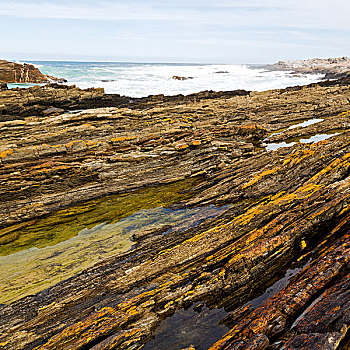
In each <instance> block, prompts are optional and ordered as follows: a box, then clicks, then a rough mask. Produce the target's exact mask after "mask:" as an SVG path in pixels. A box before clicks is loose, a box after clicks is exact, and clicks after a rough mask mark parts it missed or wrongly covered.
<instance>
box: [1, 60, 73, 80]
mask: <svg viewBox="0 0 350 350" xmlns="http://www.w3.org/2000/svg"><path fill="white" fill-rule="evenodd" d="M63 82H66V80H65V79H62V78H56V77H52V76H49V75H45V74H42V73H41V72H40V70H39V69H38V68H36V67H34V66H33V65H32V64H28V63H23V64H22V63H15V62H9V61H5V60H0V83H63Z"/></svg>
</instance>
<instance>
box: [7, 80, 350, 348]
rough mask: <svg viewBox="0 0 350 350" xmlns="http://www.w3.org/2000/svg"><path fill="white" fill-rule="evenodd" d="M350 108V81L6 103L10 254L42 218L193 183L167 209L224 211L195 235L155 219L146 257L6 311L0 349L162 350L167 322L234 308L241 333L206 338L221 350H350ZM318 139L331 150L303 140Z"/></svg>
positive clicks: (34, 92)
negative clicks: (188, 313) (158, 337)
mask: <svg viewBox="0 0 350 350" xmlns="http://www.w3.org/2000/svg"><path fill="white" fill-rule="evenodd" d="M349 101H350V79H349V78H348V77H345V78H342V79H339V80H335V81H324V82H320V83H317V84H311V85H308V86H299V87H292V88H287V89H279V90H270V91H265V92H249V91H242V90H237V91H232V92H203V93H199V94H193V95H189V96H182V95H178V96H173V97H166V96H163V95H158V96H151V97H148V98H140V99H134V98H130V97H124V96H119V95H106V94H104V92H103V90H102V89H87V90H80V89H78V88H76V87H67V86H58V85H47V86H45V87H33V88H29V89H13V90H6V89H4V90H1V91H0V120H1V121H0V129H1V131H2V132H1V138H0V181H1V193H0V196H1V201H0V210H1V213H2V214H3V215H2V216H1V218H0V228H1V229H0V252H1V249H2V250H3V252H5V250H6V249H9V248H8V247H10V246H15V245H16V242H20V240H21V239H22V238H23V237H25V232H27V231H25V230H29V229H30V228H31V226H33V227H34V226H35V225H37V224H40V222H41V221H40V218H47V219H45V220H50V218H51V216H52V215H59V216H58V217H60V218H61V219H62V220H63V218H64V220H66V219H67V218H69V217H72V218H74V217H75V216H76V215H78V214H79V213H80V212H83V211H84V212H89V211H91V210H95V209H94V208H96V206H97V205H101V203H103V201H104V200H105V199H104V198H106V200H107V198H108V197H105V196H110V195H125V194H127V193H130V192H133V193H137V192H134V191H138V190H140V189H144V188H149V189H152V188H154V191H156V192H157V191H158V190H157V189H159V188H160V187H159V186H160V185H165V186H167V185H169V184H173V185H174V184H175V185H174V186H175V187H179V190H180V187H181V186H180V184H181V183H184V181H192V180H193V182H190V185H189V186H187V185H186V186H185V187H184V186H183V187H181V191H182V192H184V193H185V194H186V196H185V198H178V200H177V202H176V203H170V202H168V203H167V204H164V205H165V206H170V208H172V210H177V209H179V210H180V209H181V210H190V209H191V208H206V207H209V208H211V206H216V207H222V208H223V210H222V212H221V213H219V214H218V215H217V216H211V217H209V218H206V219H202V220H201V221H200V223H197V224H194V225H193V227H186V229H184V230H171V225H170V226H169V225H164V224H161V223H160V222H159V223H158V224H157V222H156V227H155V228H153V229H151V230H146V231H142V230H141V231H140V233H138V234H137V235H134V236H133V240H134V246H133V248H132V249H130V250H126V251H115V253H114V254H111V255H110V256H109V257H108V258H104V259H102V260H101V261H100V262H98V263H96V264H94V265H92V266H89V267H87V268H85V269H84V270H83V271H81V272H79V273H77V274H75V275H73V276H71V277H69V278H63V279H62V280H61V281H60V282H59V283H56V284H53V285H51V286H50V287H49V288H48V287H47V286H45V288H44V287H43V289H42V290H40V291H38V292H36V293H29V294H26V295H25V296H22V297H17V298H16V299H15V300H13V301H11V300H10V299H9V300H8V301H6V300H3V304H2V305H0V315H1V316H0V349H6V350H10V349H33V348H35V349H57V348H60V349H141V348H142V346H143V345H145V344H146V345H145V348H146V349H147V346H148V345H147V344H148V342H149V341H150V340H151V338H152V336H153V335H155V334H157V330H158V329H159V328H160V326H162V325H164V324H165V321H164V320H166V319H167V318H171V317H174V316H175V315H178V314H177V313H178V312H179V311H180V310H187V309H188V308H190V307H192V308H193V307H194V310H195V311H194V312H196V313H198V315H202V314H204V313H206V314H208V312H209V311H208V310H219V309H220V310H225V311H224V313H225V317H223V318H222V320H221V323H222V324H224V325H225V327H226V329H227V330H229V331H228V332H227V333H226V334H225V335H223V336H222V334H220V335H218V337H217V339H216V340H214V341H212V340H210V341H209V340H208V341H207V342H205V339H203V341H204V342H203V343H202V344H205V347H206V348H209V347H210V349H237V350H238V349H242V350H243V349H244V350H247V349H251V350H253V349H256V350H263V349H270V350H272V349H310V350H311V349H316V348H320V349H344V350H345V349H347V342H348V341H349V335H348V326H349V311H348V306H347V303H348V298H349V296H348V295H349V293H348V291H349V287H348V286H349V281H350V278H349V272H350V263H349V262H350V239H349V229H350V205H349V204H350V162H349V159H350V113H349V111H350V104H349ZM316 119H317V121H315V122H313V123H306V124H305V121H310V120H316ZM318 134H323V135H330V137H329V138H328V139H327V140H325V141H322V142H317V143H312V142H310V143H302V142H300V139H306V140H307V139H308V138H311V137H312V136H315V135H318ZM332 135H334V136H332ZM289 141H293V142H295V144H294V145H293V146H291V147H280V148H278V149H277V150H276V151H266V149H265V147H266V145H268V144H271V143H276V144H278V143H281V142H289ZM177 184H178V185H177ZM185 188H186V189H185ZM162 191H165V192H166V191H174V187H173V188H172V189H164V190H162ZM165 192H163V193H165ZM97 198H100V199H99V201H100V202H98V203H97V202H89V201H91V200H96V199H97ZM152 198H153V197H152ZM152 201H155V199H152ZM161 203H162V204H163V202H161ZM62 210H67V212H62V214H57V213H61V211H62ZM69 210H70V211H69ZM55 213H56V214H55ZM108 220H110V219H104V221H103V220H102V221H101V223H102V222H104V223H106V222H107V223H108V222H109V221H108ZM42 225H43V224H42ZM33 232H34V236H35V232H36V231H35V230H33ZM27 233H28V232H27ZM37 234H38V235H39V232H38V233H37ZM28 244H30V241H29V243H28ZM6 254H8V253H3V254H1V255H4V256H6ZM21 254H23V253H21ZM91 254H93V253H91ZM0 258H1V257H0ZM72 259H73V258H72ZM65 263H67V264H68V266H69V264H70V263H72V264H73V261H72V262H70V261H69V259H68V261H66V262H65ZM50 269H55V271H56V270H57V269H58V270H57V271H56V272H55V273H58V274H59V270H60V269H63V266H60V265H59V264H58V265H57V264H56V265H54V266H53V265H52V266H51V267H50ZM291 269H294V270H295V273H294V275H293V277H288V278H287V277H283V276H285V274H286V273H288V271H290V270H291ZM294 270H293V271H294ZM50 271H51V270H50ZM50 271H49V272H48V273H53V271H54V270H52V272H50ZM37 282H38V283H40V281H37ZM3 283H4V285H0V288H3V290H5V291H8V290H10V288H11V283H10V281H9V282H8V283H7V282H6V281H4V282H3ZM6 283H7V284H6ZM276 283H277V284H278V283H279V284H278V286H279V287H278V288H277V287H276V289H274V288H275V287H273V286H276ZM270 287H271V288H272V290H273V292H269V293H270V294H269V293H268V295H267V296H266V297H265V294H266V293H267V291H268V289H269V288H270ZM257 298H258V299H259V298H260V299H259V300H261V301H260V302H257V301H256V299H257ZM209 313H210V312H209ZM207 322H209V324H210V322H211V320H210V318H209V319H208V320H207ZM212 322H213V323H214V321H212ZM215 322H217V321H215ZM170 323H171V322H170ZM180 323H181V322H180ZM212 326H215V324H212ZM203 327H204V326H203ZM182 331H185V330H183V329H169V330H168V334H171V333H172V332H179V333H181V332H182ZM186 331H188V332H189V333H188V336H187V339H188V342H187V343H186V341H184V340H182V341H179V343H176V344H175V345H173V346H178V349H179V350H180V349H181V348H185V347H188V346H190V345H191V344H192V345H193V346H194V348H196V346H197V349H199V348H198V345H197V344H195V343H192V342H191V341H190V339H191V330H186ZM165 334H167V333H166V332H165ZM221 336H222V338H221ZM203 337H204V338H205V333H204V334H203V335H201V338H203ZM220 338H221V339H220ZM215 341H217V342H216V343H215V344H214V342H215ZM210 342H211V343H210ZM201 346H202V347H203V346H204V345H201ZM151 348H154V349H157V348H156V347H155V345H152V347H151ZM169 349H170V347H169Z"/></svg>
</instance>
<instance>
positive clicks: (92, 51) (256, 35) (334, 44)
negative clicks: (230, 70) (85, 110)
mask: <svg viewBox="0 0 350 350" xmlns="http://www.w3.org/2000/svg"><path fill="white" fill-rule="evenodd" d="M349 13H350V1H349V0H331V1H329V0H293V1H288V0H284V1H281V0H217V1H215V0H212V1H209V0H202V1H200V0H171V1H170V0H162V1H158V0H143V1H142V0H123V1H120V0H114V1H112V0H93V1H90V0H84V1H83V0H73V1H72V0H69V1H68V0H18V1H17V0H0V31H1V33H2V35H1V38H0V58H5V59H21V60H25V59H27V60H83V61H136V62H137V61H139V62H208V63H209V62H215V63H266V62H275V61H278V60H280V59H298V58H311V57H337V56H344V55H350V40H349V39H350V21H349V20H348V15H349Z"/></svg>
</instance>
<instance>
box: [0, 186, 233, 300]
mask: <svg viewBox="0 0 350 350" xmlns="http://www.w3.org/2000/svg"><path fill="white" fill-rule="evenodd" d="M166 188H167V190H169V187H166ZM147 193H148V195H150V193H149V192H147ZM159 194H162V191H161V190H159V191H158V195H159ZM134 195H140V194H134ZM161 196H162V201H163V203H164V199H165V197H164V193H163V194H162V195H161ZM180 197H183V195H182V196H180ZM138 198H139V199H140V197H138ZM147 198H148V197H147ZM175 198H176V199H178V198H179V194H178V195H177V196H175V195H174V193H173V197H172V200H174V199H175ZM117 199H118V200H119V199H120V198H117ZM108 200H112V199H111V198H109V199H108V198H107V199H106V201H108ZM114 200H116V199H114ZM118 200H117V202H118V203H119V201H118ZM168 200H170V198H168ZM126 202H127V201H125V198H124V201H122V203H124V204H125V205H126ZM101 204H103V200H101V201H100V202H99V205H101ZM109 204H110V203H109ZM119 204H120V203H119ZM139 204H140V203H139ZM143 204H144V205H145V203H143ZM90 205H92V204H91V203H90ZM99 205H97V207H98V208H99V210H100V213H101V217H100V218H98V217H95V218H94V215H93V214H94V213H95V214H96V210H97V208H96V207H94V208H91V207H90V211H86V212H85V213H84V214H85V215H82V214H81V212H79V213H80V214H79V215H78V214H77V215H73V216H72V214H71V215H70V216H69V217H70V218H71V219H72V218H74V221H66V222H64V223H63V224H62V223H61V222H58V223H57V225H56V226H52V225H51V226H50V227H48V229H49V231H50V232H51V233H52V232H54V233H55V235H56V236H55V237H54V238H52V237H50V238H51V241H50V242H49V243H50V244H48V242H47V241H46V242H45V240H44V239H41V240H40V239H39V240H38V241H36V243H35V241H34V244H32V245H31V246H29V247H27V248H26V249H23V250H20V251H16V252H13V253H10V254H7V255H3V256H0V274H1V281H0V303H4V302H9V301H12V300H15V299H18V298H20V297H23V296H25V295H28V294H33V293H36V292H39V291H41V290H43V289H45V288H47V287H49V286H51V285H54V284H56V283H58V282H59V281H61V280H64V279H67V278H69V277H71V276H73V275H75V274H77V273H79V272H81V271H83V270H84V269H86V268H88V267H90V266H92V265H94V264H95V263H97V262H98V261H101V260H104V259H106V258H108V257H110V256H114V255H116V254H118V253H121V252H124V251H127V250H129V249H130V248H131V247H132V245H133V244H134V242H133V241H132V236H133V235H134V234H137V233H142V232H143V231H145V230H150V229H155V228H159V227H162V226H168V227H170V228H169V230H168V231H167V232H166V233H169V232H171V231H174V230H176V231H180V232H181V231H183V230H185V229H187V228H189V227H192V226H196V225H198V224H199V223H200V222H202V221H203V220H205V219H207V218H211V217H215V216H217V215H219V214H220V213H222V212H223V211H224V210H226V209H227V207H221V208H218V207H215V206H207V207H200V208H191V209H170V208H163V207H156V208H151V209H141V210H138V211H136V212H134V213H132V214H131V215H129V216H127V217H124V218H122V219H120V214H121V213H120V212H117V213H116V212H115V211H114V210H115V207H114V208H113V207H110V208H109V209H110V210H109V211H108V213H105V214H106V215H105V216H104V215H102V214H103V213H102V211H101V207H100V206H99ZM153 205H156V201H154V202H153ZM84 208H85V209H86V206H84ZM104 208H105V209H108V206H107V207H104ZM136 208H137V206H136V207H134V209H135V210H137V209H136ZM79 209H81V207H79ZM113 209H114V210H113ZM124 209H126V208H125V207H124ZM129 209H130V210H132V208H129ZM129 209H128V210H129ZM76 210H77V211H78V209H76ZM128 210H127V211H125V210H124V212H123V214H125V213H126V212H128ZM97 211H98V210H97ZM69 212H70V213H72V209H71V210H70V211H69ZM73 212H74V210H73ZM111 213H112V214H111ZM113 213H114V216H115V217H116V218H118V219H119V220H118V221H116V222H115V220H111V218H112V217H113ZM66 214H67V212H66ZM107 214H108V215H107ZM118 214H119V216H118ZM111 215H112V216H111ZM55 217H56V218H57V215H55ZM58 217H60V218H62V217H64V216H62V213H61V215H59V216H58ZM93 218H94V220H95V223H93V224H91V223H92V222H93ZM101 218H102V219H103V218H104V219H105V220H106V221H104V222H99V221H100V220H101ZM48 219H50V218H48ZM48 219H44V220H43V221H44V223H45V222H46V221H47V220H48ZM107 219H109V220H108V221H107ZM52 220H53V219H52ZM75 220H77V221H78V222H76V221H75ZM54 222H55V221H54ZM73 223H76V224H77V225H76V226H74V224H73ZM37 225H39V226H38V227H40V228H41V229H42V230H43V231H44V232H43V234H42V237H47V236H46V232H45V225H44V224H43V223H42V222H39V223H37ZM34 226H35V225H34ZM60 230H62V233H63V238H65V239H64V240H63V238H62V237H59V232H60ZM77 230H78V231H77ZM69 231H73V233H74V235H73V236H71V235H69V234H68V233H69ZM33 232H35V233H37V234H39V233H40V232H38V230H37V229H36V230H34V231H33ZM33 232H31V233H33ZM166 233H165V234H166ZM34 238H35V237H33V239H34ZM15 242H16V241H15ZM15 242H12V245H13V244H15ZM4 249H5V248H4Z"/></svg>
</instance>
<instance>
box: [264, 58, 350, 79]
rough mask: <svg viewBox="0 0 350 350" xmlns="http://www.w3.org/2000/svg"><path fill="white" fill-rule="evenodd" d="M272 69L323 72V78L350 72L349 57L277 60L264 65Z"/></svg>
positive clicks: (336, 77) (294, 71) (303, 72)
mask: <svg viewBox="0 0 350 350" xmlns="http://www.w3.org/2000/svg"><path fill="white" fill-rule="evenodd" d="M265 67H266V68H267V69H272V70H287V71H293V74H324V75H325V77H324V78H325V79H339V78H342V77H346V76H348V75H349V74H350V58H348V57H345V56H344V57H338V58H327V59H322V58H313V59H307V60H295V61H279V62H277V63H274V64H271V65H267V66H265Z"/></svg>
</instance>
